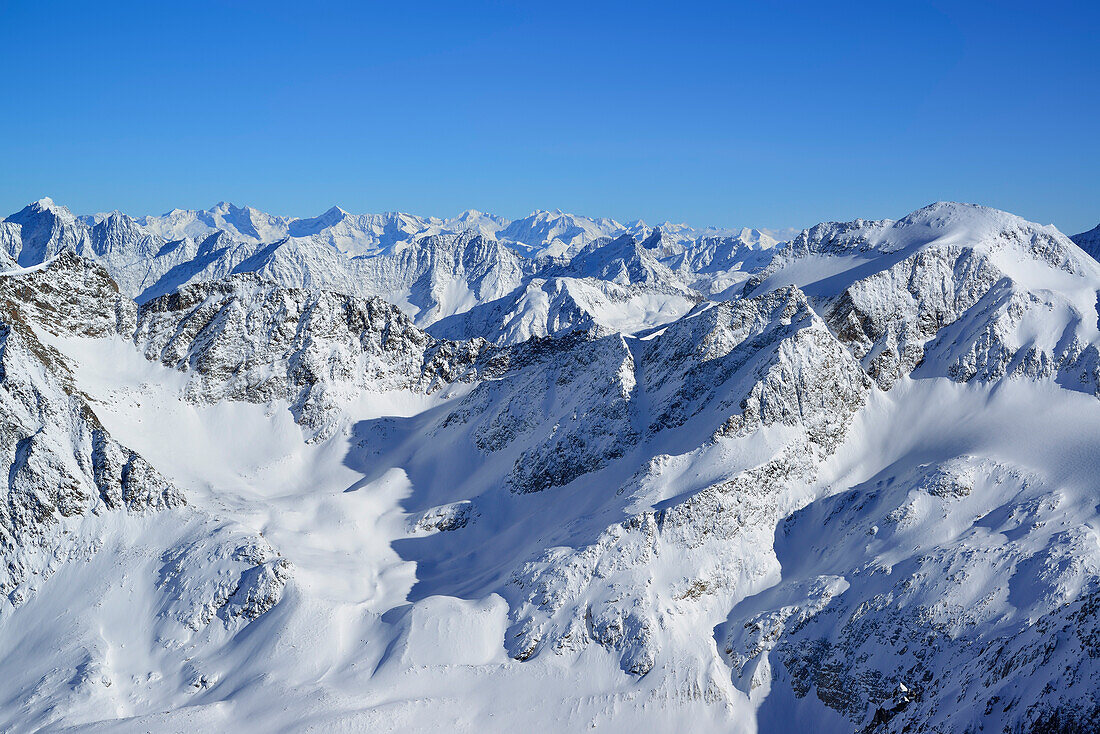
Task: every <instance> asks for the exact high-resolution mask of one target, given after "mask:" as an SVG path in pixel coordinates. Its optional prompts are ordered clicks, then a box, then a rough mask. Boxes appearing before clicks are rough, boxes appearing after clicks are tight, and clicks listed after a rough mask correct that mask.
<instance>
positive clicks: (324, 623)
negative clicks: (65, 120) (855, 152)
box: [0, 199, 1100, 734]
mask: <svg viewBox="0 0 1100 734" xmlns="http://www.w3.org/2000/svg"><path fill="white" fill-rule="evenodd" d="M775 235H776V233H768V232H765V231H761V230H752V229H742V230H736V231H723V230H714V229H708V230H696V229H693V228H691V227H688V226H686V225H673V224H668V223H666V224H661V225H658V226H655V227H650V226H648V225H646V224H645V223H643V222H633V223H629V224H625V225H624V224H620V223H618V222H615V221H614V220H611V219H590V218H585V217H579V216H575V215H570V214H565V213H562V212H541V211H540V212H535V213H533V214H532V215H531V216H529V217H527V218H525V219H521V220H516V221H509V220H507V219H505V218H502V217H498V216H495V215H491V214H484V213H481V212H477V211H467V212H464V213H463V214H461V215H460V216H458V217H455V218H453V219H437V218H425V217H418V216H413V215H408V214H400V213H388V214H380V215H353V214H349V213H347V212H345V211H343V210H341V209H339V208H333V209H331V210H329V211H327V212H325V213H324V214H322V215H321V216H318V217H314V218H310V219H295V218H288V217H280V216H273V215H269V214H265V213H263V212H260V211H257V210H255V209H251V208H247V207H245V208H241V207H237V206H234V205H231V204H225V203H222V204H219V205H217V206H215V207H214V208H212V209H209V210H205V211H185V210H173V211H171V212H169V213H168V214H166V215H164V216H161V217H141V218H136V219H135V218H131V217H129V216H127V215H125V214H122V213H120V212H112V213H109V214H95V215H91V216H79V217H78V216H74V215H73V214H72V213H71V212H69V211H68V210H67V209H66V208H64V207H62V206H58V205H56V204H54V203H53V202H52V201H51V200H49V199H42V200H39V201H37V202H35V203H33V204H30V205H29V206H27V207H26V208H24V209H23V210H21V211H19V212H17V213H15V214H13V215H11V216H9V217H7V218H6V219H3V220H0V396H2V400H0V450H2V455H3V456H4V457H5V460H6V464H7V467H8V477H9V480H8V486H7V492H6V496H5V501H4V502H3V503H2V504H0V553H2V554H3V560H4V563H3V564H0V660H3V661H5V664H4V666H3V669H4V672H5V675H4V676H2V677H0V704H2V705H0V728H3V729H4V730H7V731H37V730H49V731H77V730H79V731H85V730H87V731H120V732H125V731H151V730H152V731H195V730H202V731H264V732H270V731H288V732H290V731H310V730H316V731H358V730H370V731H405V730H423V729H427V728H429V727H444V728H446V729H447V730H454V731H506V730H509V731H510V730H513V729H515V728H517V727H523V728H526V729H530V730H534V731H574V730H578V729H581V728H596V729H606V730H612V731H626V730H631V729H635V730H643V731H674V730H681V729H683V728H684V727H685V725H687V726H690V727H691V728H692V729H693V730H698V731H724V732H729V731H733V732H757V731H759V732H785V731H820V732H868V733H870V732H883V733H887V732H890V733H897V734H901V733H902V732H944V731H952V732H954V731H958V732H978V731H1003V732H1084V731H1098V728H1097V723H1096V722H1097V721H1100V613H1098V610H1100V485H1098V482H1097V472H1096V467H1097V459H1096V457H1097V456H1098V455H1100V263H1098V262H1097V260H1096V259H1095V256H1096V255H1097V250H1098V246H1097V243H1098V242H1100V239H1098V235H1097V230H1093V231H1092V232H1090V233H1083V234H1081V235H1076V236H1075V237H1073V238H1072V239H1071V238H1069V237H1067V236H1065V235H1064V234H1062V233H1061V232H1059V231H1058V230H1057V229H1056V228H1055V227H1053V226H1049V225H1047V226H1043V225H1038V224H1035V223H1031V222H1028V221H1026V220H1024V219H1021V218H1019V217H1016V216H1014V215H1012V214H1009V213H1006V212H1002V211H998V210H995V209H990V208H986V207H982V206H977V205H972V204H959V203H950V202H940V203H936V204H932V205H930V206H926V207H924V208H922V209H919V210H917V211H914V212H912V213H910V214H908V215H906V216H904V217H902V218H900V219H898V220H877V221H870V220H862V219H858V220H855V221H850V222H827V223H822V224H819V225H816V226H814V227H811V228H809V229H806V230H803V231H801V232H797V233H792V236H790V237H786V236H775Z"/></svg>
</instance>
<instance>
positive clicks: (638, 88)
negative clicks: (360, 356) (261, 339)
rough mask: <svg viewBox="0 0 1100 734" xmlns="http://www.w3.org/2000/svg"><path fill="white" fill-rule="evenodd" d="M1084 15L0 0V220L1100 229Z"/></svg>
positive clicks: (1072, 10) (1093, 43)
mask: <svg viewBox="0 0 1100 734" xmlns="http://www.w3.org/2000/svg"><path fill="white" fill-rule="evenodd" d="M1098 27H1100V9H1098V8H1097V4H1096V3H1084V2H1081V3H1075V4H1068V3H1060V2H1051V1H1046V2H1041V3H1035V2H1027V3H1017V2H997V3H994V2H947V1H945V2H932V3H928V2H906V3H893V2H881V1H878V2H853V3H822V2H815V3H768V2H758V1H757V2H751V3H735V2H669V3H661V4H651V3H645V2H631V3H625V2H624V3H620V2H599V1H598V0H589V1H588V2H582V3H573V2H555V3H545V4H543V3H519V2H515V3H513V2H492V3H484V2H405V3H402V2H386V3H374V2H363V3H346V4H345V3H337V2H329V3H321V4H318V5H317V6H315V4H313V3H304V2H299V3H293V4H290V3H281V2H264V3H259V2H255V3H253V2H232V3H230V2H226V3H204V2H188V3H178V4H177V3H160V2H135V3H122V2H115V3H112V2H105V3H91V2H79V3H77V2H49V3H47V2H22V1H20V2H11V1H9V0H0V79H2V82H3V90H2V92H0V99H2V100H3V101H2V102H0V212H3V213H5V214H6V213H10V212H13V211H15V210H17V209H19V208H20V207H22V206H23V205H24V204H25V203H26V202H28V201H30V200H33V199H36V198H38V197H40V196H43V195H49V196H52V197H53V198H54V199H56V200H57V201H58V202H59V203H63V204H66V205H68V206H69V207H70V208H71V209H73V210H74V211H76V212H78V213H84V212H92V211H99V210H108V209H114V208H119V209H122V210H124V211H127V212H130V213H132V214H135V215H140V214H149V213H161V212H163V211H165V210H167V209H169V208H171V207H174V206H178V207H184V208H204V207H208V206H210V205H212V204H214V203H215V202H217V201H219V200H222V199H225V200H229V201H233V202H236V203H238V204H250V205H253V206H257V207H259V208H261V209H265V210H267V211H273V212H276V213H282V214H290V215H297V216H307V215H312V214H316V213H319V212H321V211H323V210H324V209H326V208H328V207H329V206H331V205H333V204H339V205H340V206H343V207H344V208H345V209H349V210H352V211H382V210H392V209H401V210H405V211H412V212H415V213H420V214H437V215H450V214H454V213H457V212H458V211H459V210H461V209H465V208H469V207H473V208H478V209H483V210H490V211H496V212H499V213H501V214H504V215H506V216H510V217H517V216H523V215H525V214H527V213H528V212H529V211H531V210H532V209H535V208H562V209H565V210H568V211H575V212H577V213H581V214H588V215H606V216H612V217H615V218H617V219H622V220H625V219H634V218H637V217H642V218H645V219H647V220H649V221H654V220H658V221H659V220H664V219H672V220H675V221H688V222H690V223H693V224H697V225H705V224H714V225H724V226H734V225H738V226H740V225H751V226H764V227H784V226H795V227H802V226H806V225H810V224H813V223H815V222H817V221H820V220H829V219H851V218H854V217H857V216H864V217H875V218H877V217H898V216H901V215H903V214H905V213H906V212H908V211H910V210H912V209H915V208H917V207H919V206H922V205H924V204H926V203H929V202H931V201H935V200H939V199H953V200H962V201H973V202H978V203H983V204H988V205H991V206H996V207H1000V208H1003V209H1008V210H1011V211H1013V212H1015V213H1017V214H1020V215H1022V216H1025V217H1027V218H1029V219H1033V220H1037V221H1040V222H1042V223H1049V222H1053V223H1055V224H1057V225H1058V226H1059V227H1060V228H1061V229H1063V230H1065V231H1068V232H1069V233H1074V232H1077V231H1079V230H1083V229H1087V228H1091V227H1092V226H1093V225H1095V224H1096V223H1097V221H1100V43H1098V41H1097V36H1096V33H1097V28H1098Z"/></svg>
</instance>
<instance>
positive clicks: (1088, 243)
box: [1070, 224, 1100, 259]
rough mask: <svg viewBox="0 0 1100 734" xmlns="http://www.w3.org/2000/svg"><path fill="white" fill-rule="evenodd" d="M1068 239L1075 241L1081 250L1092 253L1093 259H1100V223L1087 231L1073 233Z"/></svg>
mask: <svg viewBox="0 0 1100 734" xmlns="http://www.w3.org/2000/svg"><path fill="white" fill-rule="evenodd" d="M1070 239H1071V240H1073V241H1074V242H1075V243H1077V246H1078V247H1080V248H1081V249H1082V250H1084V251H1085V252H1087V253H1088V254H1090V255H1092V257H1093V258H1094V259H1100V224H1098V225H1096V226H1095V227H1093V228H1092V229H1090V230H1089V231H1088V232H1082V233H1081V234H1075V235H1073V237H1070Z"/></svg>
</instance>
